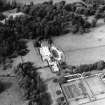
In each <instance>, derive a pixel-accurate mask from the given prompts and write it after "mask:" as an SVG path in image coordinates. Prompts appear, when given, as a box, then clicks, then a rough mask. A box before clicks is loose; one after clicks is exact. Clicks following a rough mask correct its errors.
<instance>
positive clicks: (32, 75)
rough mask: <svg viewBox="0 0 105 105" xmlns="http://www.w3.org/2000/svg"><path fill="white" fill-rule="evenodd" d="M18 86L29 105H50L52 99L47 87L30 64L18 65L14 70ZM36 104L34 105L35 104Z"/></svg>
mask: <svg viewBox="0 0 105 105" xmlns="http://www.w3.org/2000/svg"><path fill="white" fill-rule="evenodd" d="M15 73H16V76H17V79H18V84H19V86H20V87H21V88H22V89H23V91H24V93H23V95H24V97H25V99H26V100H29V105H51V104H52V99H51V96H50V94H49V93H48V92H47V86H46V84H45V83H44V81H43V80H42V78H40V75H39V73H38V72H37V68H36V67H35V66H33V63H31V62H25V63H20V64H19V65H18V66H17V69H16V70H15ZM35 103H36V104H35Z"/></svg>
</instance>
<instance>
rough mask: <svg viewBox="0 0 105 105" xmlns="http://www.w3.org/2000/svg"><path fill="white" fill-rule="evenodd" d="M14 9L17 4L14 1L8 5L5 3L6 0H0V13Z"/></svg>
mask: <svg viewBox="0 0 105 105" xmlns="http://www.w3.org/2000/svg"><path fill="white" fill-rule="evenodd" d="M16 7H17V3H16V2H15V1H13V2H11V3H10V2H6V0H0V12H3V11H5V10H9V9H13V8H16Z"/></svg>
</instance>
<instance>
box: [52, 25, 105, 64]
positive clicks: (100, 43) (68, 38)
mask: <svg viewBox="0 0 105 105" xmlns="http://www.w3.org/2000/svg"><path fill="white" fill-rule="evenodd" d="M104 33H105V25H102V26H100V27H96V28H94V29H93V30H92V31H91V32H90V33H87V34H83V35H79V34H75V35H73V34H71V33H69V34H67V35H64V36H60V37H55V38H54V39H53V40H54V43H55V45H56V46H57V47H58V48H61V49H62V50H63V51H64V53H65V56H66V61H67V63H68V64H71V65H80V64H90V63H94V62H96V61H98V60H105V54H104V52H105V35H104Z"/></svg>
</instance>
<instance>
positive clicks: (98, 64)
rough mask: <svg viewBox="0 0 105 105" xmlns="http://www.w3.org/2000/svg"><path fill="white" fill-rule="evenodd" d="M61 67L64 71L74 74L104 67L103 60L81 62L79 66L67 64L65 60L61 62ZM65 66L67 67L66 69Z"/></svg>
mask: <svg viewBox="0 0 105 105" xmlns="http://www.w3.org/2000/svg"><path fill="white" fill-rule="evenodd" d="M61 65H62V66H61V67H62V69H64V71H65V72H67V73H68V72H69V73H71V74H76V73H83V72H90V71H93V70H103V69H105V61H103V60H101V61H98V62H95V63H93V64H83V65H80V66H71V65H70V66H68V65H67V64H66V63H65V62H63V63H61ZM66 68H68V69H69V70H68V69H67V70H66Z"/></svg>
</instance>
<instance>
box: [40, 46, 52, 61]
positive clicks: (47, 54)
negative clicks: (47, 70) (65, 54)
mask: <svg viewBox="0 0 105 105" xmlns="http://www.w3.org/2000/svg"><path fill="white" fill-rule="evenodd" d="M39 52H40V54H41V56H42V59H43V61H45V60H47V61H49V60H50V57H51V56H52V55H51V53H50V51H49V48H48V47H47V46H42V47H40V48H39Z"/></svg>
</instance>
